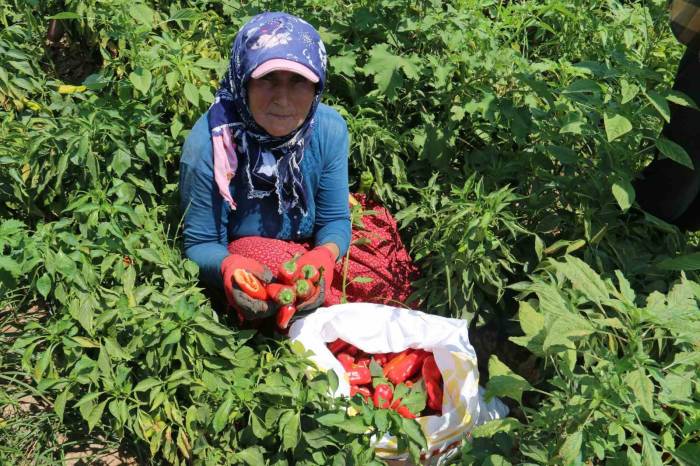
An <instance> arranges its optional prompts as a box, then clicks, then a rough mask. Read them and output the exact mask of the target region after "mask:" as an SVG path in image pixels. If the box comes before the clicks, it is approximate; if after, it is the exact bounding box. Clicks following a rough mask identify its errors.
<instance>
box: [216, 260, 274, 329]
mask: <svg viewBox="0 0 700 466" xmlns="http://www.w3.org/2000/svg"><path fill="white" fill-rule="evenodd" d="M236 269H243V270H246V271H247V272H250V273H251V274H252V275H254V276H255V277H256V278H257V279H258V280H260V281H261V282H262V285H263V287H264V286H265V285H267V284H268V283H270V282H271V281H272V272H271V271H270V269H269V268H268V267H267V266H266V265H263V264H261V263H260V262H258V261H256V260H255V259H250V258H248V257H244V256H241V255H238V254H231V255H230V256H227V257H226V258H225V259H224V260H223V261H222V262H221V276H222V278H223V281H224V293H226V300H227V301H228V303H229V305H231V306H233V308H234V309H236V310H237V311H238V312H239V314H242V315H243V316H244V317H245V318H246V319H260V318H263V317H269V316H271V315H272V314H274V313H275V311H277V307H278V306H276V305H275V303H274V302H273V301H271V300H263V299H255V298H252V297H251V296H248V295H247V294H246V293H245V292H244V291H243V290H241V289H240V287H238V285H237V284H236V282H235V280H234V279H233V273H234V271H235V270H236Z"/></svg>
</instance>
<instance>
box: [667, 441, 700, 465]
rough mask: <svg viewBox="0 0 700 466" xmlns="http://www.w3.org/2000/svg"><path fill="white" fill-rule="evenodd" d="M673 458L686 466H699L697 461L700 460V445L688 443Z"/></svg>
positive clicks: (674, 453) (679, 448)
mask: <svg viewBox="0 0 700 466" xmlns="http://www.w3.org/2000/svg"><path fill="white" fill-rule="evenodd" d="M673 456H674V457H675V458H676V459H677V460H679V461H681V462H682V463H683V464H684V465H685V466H695V465H697V460H698V458H700V443H699V442H695V443H686V444H685V445H682V446H680V447H678V448H677V449H676V451H674V452H673Z"/></svg>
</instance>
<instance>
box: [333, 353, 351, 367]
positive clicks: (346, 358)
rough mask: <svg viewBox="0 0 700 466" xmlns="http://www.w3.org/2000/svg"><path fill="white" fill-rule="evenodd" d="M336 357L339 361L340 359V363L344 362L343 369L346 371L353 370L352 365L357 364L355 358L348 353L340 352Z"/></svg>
mask: <svg viewBox="0 0 700 466" xmlns="http://www.w3.org/2000/svg"><path fill="white" fill-rule="evenodd" d="M336 358H337V359H338V361H340V364H342V366H343V369H345V370H346V371H349V370H351V369H352V366H353V365H354V364H355V358H353V357H352V356H350V355H349V354H348V353H338V355H337V356H336Z"/></svg>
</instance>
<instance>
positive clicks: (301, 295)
mask: <svg viewBox="0 0 700 466" xmlns="http://www.w3.org/2000/svg"><path fill="white" fill-rule="evenodd" d="M294 288H295V290H296V292H297V299H299V300H300V301H306V300H307V299H308V298H310V297H311V295H313V294H314V291H315V287H314V286H313V285H312V284H311V282H310V281H308V280H307V279H305V278H300V279H299V280H297V281H296V284H295V285H294Z"/></svg>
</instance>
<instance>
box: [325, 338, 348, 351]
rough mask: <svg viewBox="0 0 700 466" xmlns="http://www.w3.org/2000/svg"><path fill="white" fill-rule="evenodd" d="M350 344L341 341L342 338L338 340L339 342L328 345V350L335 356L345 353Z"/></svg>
mask: <svg viewBox="0 0 700 466" xmlns="http://www.w3.org/2000/svg"><path fill="white" fill-rule="evenodd" d="M349 344H350V343H348V342H347V341H344V340H341V339H340V338H338V339H337V340H335V341H333V342H331V343H328V349H329V350H330V352H331V353H333V354H334V355H335V354H338V353H340V352H341V351H343V350H344V349H345V348H347V347H348V345H349Z"/></svg>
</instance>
